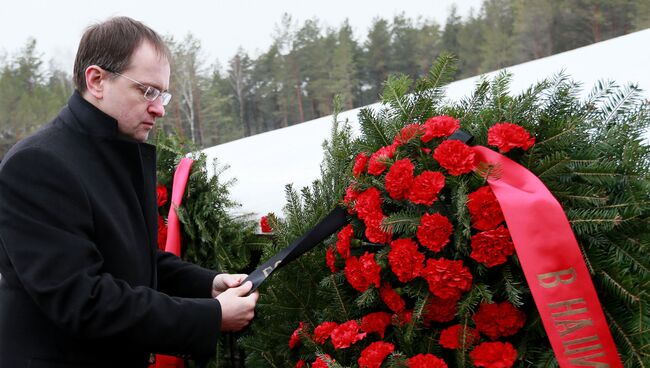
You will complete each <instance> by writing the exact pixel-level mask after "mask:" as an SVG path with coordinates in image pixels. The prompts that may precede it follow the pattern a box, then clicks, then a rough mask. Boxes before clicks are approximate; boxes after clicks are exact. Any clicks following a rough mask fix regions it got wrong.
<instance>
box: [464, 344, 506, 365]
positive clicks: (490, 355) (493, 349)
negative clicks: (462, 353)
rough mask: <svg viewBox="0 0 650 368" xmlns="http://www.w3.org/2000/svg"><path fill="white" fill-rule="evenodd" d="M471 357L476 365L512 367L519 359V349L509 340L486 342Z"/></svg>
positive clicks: (475, 349) (473, 351) (470, 354)
mask: <svg viewBox="0 0 650 368" xmlns="http://www.w3.org/2000/svg"><path fill="white" fill-rule="evenodd" d="M469 357H470V358H472V361H473V362H474V366H475V367H485V368H510V367H512V366H513V365H514V364H515V361H516V360H517V350H515V348H514V347H513V346H512V344H510V343H509V342H505V343H504V342H484V343H482V344H480V345H479V346H477V347H476V348H474V350H472V352H471V353H469Z"/></svg>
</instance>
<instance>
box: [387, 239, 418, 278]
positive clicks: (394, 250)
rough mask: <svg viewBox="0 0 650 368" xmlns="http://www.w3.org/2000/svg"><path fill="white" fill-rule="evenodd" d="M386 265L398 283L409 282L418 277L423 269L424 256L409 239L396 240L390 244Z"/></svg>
mask: <svg viewBox="0 0 650 368" xmlns="http://www.w3.org/2000/svg"><path fill="white" fill-rule="evenodd" d="M388 264H390V267H391V269H392V270H393V273H394V274H395V275H396V276H397V279H398V280H399V281H400V282H409V281H411V280H413V279H414V278H416V277H418V276H420V272H421V271H422V269H423V268H424V254H422V253H420V252H419V251H418V245H417V244H416V243H415V242H414V241H413V240H411V239H397V240H394V241H392V242H391V243H390V251H389V252H388Z"/></svg>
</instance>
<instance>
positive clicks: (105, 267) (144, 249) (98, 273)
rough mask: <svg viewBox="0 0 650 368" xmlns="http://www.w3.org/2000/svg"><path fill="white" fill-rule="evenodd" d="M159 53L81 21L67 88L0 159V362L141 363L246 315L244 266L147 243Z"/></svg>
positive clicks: (161, 49) (152, 208) (160, 104)
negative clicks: (71, 87)
mask: <svg viewBox="0 0 650 368" xmlns="http://www.w3.org/2000/svg"><path fill="white" fill-rule="evenodd" d="M169 58H170V56H169V51H168V50H167V48H166V46H165V44H164V43H163V41H162V40H161V38H160V37H159V36H158V35H157V34H156V33H155V32H154V31H153V30H151V29H150V28H148V27H146V26H145V25H143V24H142V23H140V22H137V21H134V20H132V19H129V18H125V17H119V18H113V19H109V20H108V21H106V22H103V23H100V24H97V25H94V26H92V27H90V28H88V30H87V31H86V32H85V34H84V35H83V37H82V39H81V41H80V44H79V50H78V53H77V57H76V60H75V66H74V82H75V87H76V91H75V93H74V95H73V96H72V97H71V98H70V100H69V101H68V104H67V106H65V107H64V108H63V110H62V111H61V112H60V113H59V115H58V116H57V117H56V118H55V119H54V120H53V121H52V122H50V123H49V124H48V125H47V126H45V127H44V128H43V129H42V130H41V131H39V132H38V133H36V134H34V135H33V136H31V137H29V138H26V139H24V140H23V141H22V142H20V143H18V144H17V145H16V146H15V147H13V148H12V149H11V150H10V151H9V152H8V153H7V155H6V156H5V158H4V160H3V162H2V164H1V166H0V273H1V274H2V278H1V279H0V367H1V368H5V367H7V368H9V367H11V368H21V367H32V368H34V367H57V368H58V367H146V366H147V364H148V360H149V357H150V353H163V354H165V353H166V354H176V355H183V356H193V357H205V356H209V355H210V354H211V353H213V352H214V350H215V347H216V342H217V338H218V336H219V332H220V331H236V330H240V329H242V328H243V327H245V326H246V325H247V324H248V323H249V322H250V320H251V319H252V318H253V312H254V307H255V304H256V302H257V298H258V296H259V295H258V294H257V293H252V294H250V295H248V293H249V291H250V288H251V284H250V283H248V282H247V283H245V284H243V285H240V283H241V281H242V280H243V278H244V276H245V275H228V274H217V273H216V272H213V271H210V270H206V269H203V268H200V267H198V266H195V265H192V264H189V263H186V262H183V261H181V260H180V259H179V258H177V257H175V256H173V255H172V254H169V253H164V252H161V251H159V250H158V249H157V242H156V234H157V231H156V226H157V218H156V198H155V184H156V179H155V149H154V147H153V146H151V145H148V144H146V143H144V142H145V141H146V139H147V137H148V136H149V133H150V131H151V130H152V128H153V127H154V125H155V123H156V119H157V118H159V117H162V116H163V115H164V114H165V107H164V105H166V104H167V103H168V102H169V99H170V98H171V95H170V94H169V93H168V92H167V88H168V86H169V75H170V67H169Z"/></svg>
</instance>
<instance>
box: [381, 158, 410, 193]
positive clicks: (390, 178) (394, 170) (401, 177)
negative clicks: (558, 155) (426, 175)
mask: <svg viewBox="0 0 650 368" xmlns="http://www.w3.org/2000/svg"><path fill="white" fill-rule="evenodd" d="M384 180H385V186H386V191H388V195H389V196H390V197H391V198H393V199H395V200H398V201H399V200H402V199H404V197H406V195H407V194H408V191H409V187H410V186H411V183H412V182H413V163H412V162H411V160H409V159H408V158H403V159H401V160H397V161H395V163H394V164H393V165H392V166H391V167H390V169H389V170H388V174H386V178H385V179H384Z"/></svg>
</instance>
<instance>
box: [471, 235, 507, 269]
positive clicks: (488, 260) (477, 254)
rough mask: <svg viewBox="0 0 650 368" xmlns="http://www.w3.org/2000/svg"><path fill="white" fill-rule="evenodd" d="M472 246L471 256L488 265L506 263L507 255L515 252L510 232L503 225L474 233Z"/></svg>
mask: <svg viewBox="0 0 650 368" xmlns="http://www.w3.org/2000/svg"><path fill="white" fill-rule="evenodd" d="M471 246H472V253H471V254H470V255H469V256H470V257H472V259H474V260H476V261H477V262H481V263H483V264H485V265H486V266H488V267H494V266H497V265H500V264H503V263H505V262H506V261H507V257H509V256H511V255H512V254H513V253H514V252H515V246H514V244H513V243H512V239H511V238H510V232H509V231H508V229H506V228H505V227H503V226H499V227H498V228H496V229H494V230H487V231H482V232H480V233H478V234H475V235H473V236H472V242H471Z"/></svg>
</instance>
